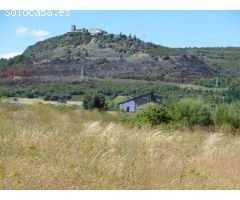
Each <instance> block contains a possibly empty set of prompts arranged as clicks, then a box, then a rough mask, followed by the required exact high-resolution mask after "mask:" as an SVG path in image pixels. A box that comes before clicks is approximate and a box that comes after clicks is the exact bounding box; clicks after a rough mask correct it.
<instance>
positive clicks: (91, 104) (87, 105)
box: [83, 93, 107, 110]
mask: <svg viewBox="0 0 240 200" xmlns="http://www.w3.org/2000/svg"><path fill="white" fill-rule="evenodd" d="M83 107H84V109H94V108H97V109H99V110H106V109H107V104H106V99H105V97H104V96H103V95H100V94H97V93H89V94H86V95H85V96H84V98H83Z"/></svg>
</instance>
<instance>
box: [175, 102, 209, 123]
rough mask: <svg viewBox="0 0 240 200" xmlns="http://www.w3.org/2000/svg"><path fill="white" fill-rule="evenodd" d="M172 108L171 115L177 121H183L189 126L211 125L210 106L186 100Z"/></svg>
mask: <svg viewBox="0 0 240 200" xmlns="http://www.w3.org/2000/svg"><path fill="white" fill-rule="evenodd" d="M172 106H173V109H172V110H173V112H172V115H173V116H174V118H175V120H177V121H184V122H186V123H187V124H188V125H190V126H193V125H203V126H206V125H211V124H213V120H212V116H211V106H210V105H208V104H206V102H204V101H201V100H191V99H187V100H182V101H180V102H178V103H175V104H173V105H172Z"/></svg>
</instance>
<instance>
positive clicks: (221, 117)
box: [213, 104, 240, 128]
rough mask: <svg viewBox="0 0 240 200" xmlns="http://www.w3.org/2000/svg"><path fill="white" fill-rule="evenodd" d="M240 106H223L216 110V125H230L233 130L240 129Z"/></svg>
mask: <svg viewBox="0 0 240 200" xmlns="http://www.w3.org/2000/svg"><path fill="white" fill-rule="evenodd" d="M239 106H240V105H239V104H233V105H229V104H222V105H220V106H218V107H217V108H216V111H215V113H214V115H213V116H214V123H215V125H218V126H221V125H228V126H230V127H231V128H239V127H240V115H239V111H240V107H239Z"/></svg>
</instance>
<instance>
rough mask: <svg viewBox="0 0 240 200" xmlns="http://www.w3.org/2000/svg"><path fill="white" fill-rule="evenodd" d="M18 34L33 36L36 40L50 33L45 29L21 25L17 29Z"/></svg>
mask: <svg viewBox="0 0 240 200" xmlns="http://www.w3.org/2000/svg"><path fill="white" fill-rule="evenodd" d="M16 35H17V36H20V37H32V38H34V39H36V40H42V39H44V38H45V37H46V36H48V35H49V32H47V31H45V30H37V29H30V28H28V27H24V26H19V27H17V29H16Z"/></svg>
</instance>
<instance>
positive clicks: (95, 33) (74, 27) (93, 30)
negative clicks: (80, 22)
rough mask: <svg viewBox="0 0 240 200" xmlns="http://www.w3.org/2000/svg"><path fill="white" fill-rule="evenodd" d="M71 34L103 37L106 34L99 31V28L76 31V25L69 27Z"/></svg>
mask: <svg viewBox="0 0 240 200" xmlns="http://www.w3.org/2000/svg"><path fill="white" fill-rule="evenodd" d="M71 32H78V33H87V32H88V33H90V34H91V35H103V34H107V32H106V31H104V30H102V29H99V28H91V29H86V28H81V29H77V27H76V25H72V26H71Z"/></svg>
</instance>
